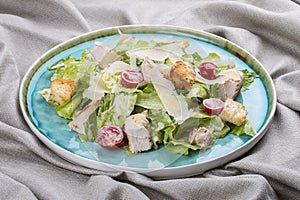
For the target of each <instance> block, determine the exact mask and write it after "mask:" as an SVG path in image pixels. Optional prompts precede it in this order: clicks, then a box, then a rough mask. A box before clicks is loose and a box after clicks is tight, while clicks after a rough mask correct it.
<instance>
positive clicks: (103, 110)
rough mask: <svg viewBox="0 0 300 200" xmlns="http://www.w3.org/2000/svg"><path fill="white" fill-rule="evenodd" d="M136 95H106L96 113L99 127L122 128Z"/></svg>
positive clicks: (132, 107)
mask: <svg viewBox="0 0 300 200" xmlns="http://www.w3.org/2000/svg"><path fill="white" fill-rule="evenodd" d="M136 97H137V96H136V94H127V93H119V94H113V93H110V94H109V93H108V94H106V95H105V97H104V98H103V99H102V100H101V102H100V106H99V111H98V124H99V127H102V126H104V125H116V126H119V127H122V126H123V125H124V123H125V120H126V117H128V116H129V115H130V113H131V112H132V111H133V109H134V105H135V102H136Z"/></svg>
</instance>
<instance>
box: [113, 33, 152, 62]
mask: <svg viewBox="0 0 300 200" xmlns="http://www.w3.org/2000/svg"><path fill="white" fill-rule="evenodd" d="M145 47H149V43H148V42H147V41H144V40H140V39H138V38H135V37H133V36H130V35H125V34H124V35H122V37H121V39H120V41H119V42H118V43H117V45H116V46H115V47H114V48H113V49H112V50H113V51H115V52H116V53H117V54H119V55H122V56H125V57H127V55H126V52H127V51H129V50H132V49H137V48H145Z"/></svg>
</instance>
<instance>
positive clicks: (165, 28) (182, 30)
mask: <svg viewBox="0 0 300 200" xmlns="http://www.w3.org/2000/svg"><path fill="white" fill-rule="evenodd" d="M158 29H160V31H158ZM117 30H121V31H123V33H127V32H130V33H131V34H134V33H141V34H142V33H173V34H181V35H187V36H190V37H191V36H193V37H195V38H198V39H202V40H203V39H205V40H207V42H209V43H212V44H214V45H218V46H220V47H221V48H223V49H225V50H226V51H229V52H231V53H233V54H235V55H236V56H238V57H239V58H240V59H242V60H243V61H244V62H246V61H245V60H244V59H245V58H244V57H243V56H242V55H237V54H239V52H233V50H232V49H230V48H233V47H234V48H236V50H239V51H241V52H242V53H245V54H246V55H247V56H249V58H248V59H250V60H251V62H254V63H255V64H256V65H257V66H258V67H259V70H262V72H263V73H264V76H265V78H263V79H262V80H263V83H264V87H265V89H266V90H267V93H268V101H269V102H268V106H269V108H268V112H267V117H266V120H265V122H264V124H263V126H262V127H261V128H260V131H259V133H258V134H256V135H255V136H254V137H252V138H251V139H250V140H248V141H247V142H246V143H245V144H243V145H241V146H239V147H238V148H236V149H234V150H233V151H231V152H228V153H226V154H223V155H222V156H218V157H216V158H213V159H210V160H209V161H204V162H201V163H193V164H187V165H183V166H175V167H168V168H157V169H153V168H151V169H147V168H135V167H125V166H119V165H113V164H108V163H104V162H100V161H95V160H91V159H88V158H85V157H83V156H80V155H77V154H75V153H73V152H70V151H68V150H66V149H64V148H63V147H61V146H59V145H57V144H56V143H54V142H52V141H51V140H49V139H48V138H47V137H46V136H45V135H44V134H43V133H42V132H41V131H40V130H38V128H37V127H36V126H35V124H34V122H33V121H31V119H30V118H31V116H30V114H29V111H28V108H27V92H28V87H29V85H30V83H31V80H32V78H33V76H34V74H35V73H36V72H37V71H38V70H39V69H40V68H41V67H42V65H43V63H45V62H47V61H48V60H49V59H50V58H49V59H45V58H47V57H49V54H50V53H51V52H53V51H59V52H63V51H65V50H67V49H69V48H71V47H72V46H70V44H71V43H72V42H74V41H78V42H77V44H76V45H79V44H81V43H84V42H87V41H90V40H92V36H93V35H97V34H100V33H102V32H103V33H106V32H110V31H111V33H112V34H110V35H115V33H116V31H117ZM132 30H134V33H133V32H131V31H132ZM100 35H101V37H105V36H103V34H100ZM199 35H201V36H202V35H205V36H206V37H207V38H203V37H200V36H199ZM107 36H108V35H107ZM101 37H99V36H98V37H95V38H94V39H97V38H101ZM88 38H90V39H88ZM81 40H82V41H81ZM220 42H221V43H224V46H222V45H221V44H220ZM76 45H73V46H76ZM226 45H227V47H226ZM62 47H65V48H62ZM57 54H58V53H55V54H54V55H53V56H55V55H57ZM53 56H52V57H53ZM247 63H248V65H250V67H251V68H253V67H254V66H253V64H251V63H249V62H247ZM38 65H39V67H37V66H38ZM35 68H37V69H36V70H34V69H35ZM260 72H261V71H260ZM266 84H268V86H267V85H266ZM268 88H271V91H269V90H268ZM270 98H272V99H270ZM276 102H277V94H276V90H275V86H274V83H273V80H272V78H271V76H270V74H269V73H268V72H267V70H266V69H265V67H264V66H263V65H262V63H261V62H260V61H258V60H257V59H256V58H255V57H254V56H253V55H252V54H250V53H249V52H248V51H247V50H246V49H244V48H242V47H240V46H239V45H237V44H235V43H233V42H231V41H229V40H228V39H225V38H222V37H220V36H218V35H215V34H213V33H209V32H207V31H204V30H199V29H194V28H188V27H183V26H173V25H146V24H141V25H122V26H114V27H107V28H102V29H98V30H94V31H90V32H87V33H84V34H81V35H78V36H76V37H73V38H70V39H68V40H66V41H64V42H62V43H59V44H57V45H55V46H54V47H52V48H51V49H49V50H48V51H46V52H45V53H44V54H42V55H41V56H40V57H39V58H37V59H36V60H35V62H34V63H33V64H32V65H31V66H30V67H29V68H28V70H27V72H26V73H25V75H24V77H23V79H22V82H21V85H20V90H19V104H20V107H21V111H22V114H23V117H24V118H25V121H26V122H27V124H28V125H29V127H30V129H31V130H32V131H33V132H34V134H35V135H36V136H37V137H38V138H39V139H40V140H41V141H42V142H43V143H44V144H45V145H46V146H47V147H48V148H50V149H51V150H53V151H54V152H55V153H56V154H58V155H59V156H60V157H62V158H64V159H65V160H68V161H69V162H72V163H74V164H77V165H78V164H79V165H82V166H85V167H88V168H92V169H98V170H102V171H107V172H112V171H115V170H121V171H135V172H138V173H142V174H145V175H148V176H150V177H154V178H163V179H164V178H177V177H186V176H190V175H195V174H201V173H203V172H204V171H207V170H209V169H212V168H215V167H217V166H220V163H223V164H225V163H227V162H229V161H230V160H233V159H236V158H237V157H239V156H242V155H243V154H244V153H246V152H247V151H248V150H250V149H251V148H252V147H253V146H254V145H255V144H256V143H257V142H258V141H259V140H260V139H261V138H262V137H263V136H264V135H265V133H266V131H267V129H268V128H269V126H270V124H271V121H272V120H273V117H274V114H275V111H276ZM270 103H271V105H270ZM224 161H225V162H224ZM200 165H201V166H204V167H200ZM190 168H192V170H190ZM196 170H199V171H196ZM185 171H187V172H185ZM189 171H195V172H194V173H191V172H189ZM178 172H179V173H178ZM184 172H185V173H184Z"/></svg>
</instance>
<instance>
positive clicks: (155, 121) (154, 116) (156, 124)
mask: <svg viewBox="0 0 300 200" xmlns="http://www.w3.org/2000/svg"><path fill="white" fill-rule="evenodd" d="M148 118H149V119H150V121H151V126H150V128H151V133H152V142H153V145H154V147H155V148H157V147H158V144H160V143H162V142H165V143H167V141H168V140H169V138H173V132H174V130H175V128H176V125H175V124H174V122H173V120H172V119H171V117H170V116H169V115H168V114H167V112H166V111H163V110H150V111H149V114H148Z"/></svg>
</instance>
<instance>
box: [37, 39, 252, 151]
mask: <svg viewBox="0 0 300 200" xmlns="http://www.w3.org/2000/svg"><path fill="white" fill-rule="evenodd" d="M97 45H98V47H99V48H100V47H101V48H102V54H103V55H102V58H96V56H95V55H93V54H95V52H93V50H85V51H83V52H82V55H81V57H80V58H79V59H75V58H74V57H72V56H69V57H68V58H66V59H64V60H61V61H59V62H58V63H56V64H54V65H53V66H51V67H49V68H48V70H49V71H54V73H53V76H52V77H51V81H53V80H55V79H57V78H60V79H66V80H73V81H74V82H75V87H74V89H73V92H72V97H71V98H70V99H69V100H68V101H66V102H64V103H63V104H58V103H57V102H55V101H54V100H53V99H51V98H49V95H51V94H50V93H51V88H47V89H45V90H44V91H41V92H40V94H41V95H42V96H43V97H44V98H45V99H46V100H47V102H48V103H50V104H51V105H52V106H53V107H54V108H55V109H56V111H57V114H58V115H59V116H60V117H63V118H66V119H69V120H70V121H71V122H70V123H76V129H75V128H74V130H75V131H77V132H78V133H79V138H80V140H81V141H82V142H87V141H88V142H97V141H96V140H97V132H98V130H99V129H100V128H101V127H103V126H105V125H115V126H118V127H121V128H123V127H124V124H125V122H126V119H127V118H128V117H129V116H131V115H134V114H137V113H143V112H145V111H146V112H145V113H146V115H147V116H146V117H147V120H148V121H149V122H150V123H149V126H148V127H147V128H148V130H149V133H150V136H151V142H152V148H154V149H155V148H161V146H165V147H166V148H167V149H168V150H169V151H171V152H174V153H177V154H182V155H188V154H189V152H190V151H195V150H202V148H201V147H200V146H199V145H197V144H191V143H190V142H189V139H188V138H189V132H190V130H191V129H193V128H198V127H206V128H207V129H209V130H210V131H212V132H213V135H214V140H215V139H217V138H222V137H225V136H226V135H227V134H228V133H231V134H236V135H242V134H246V135H249V136H254V135H255V134H256V131H255V129H254V128H253V127H252V125H251V123H250V122H249V121H248V120H246V121H245V123H244V124H243V125H241V126H237V125H234V124H232V123H230V122H227V121H224V120H222V118H221V117H220V116H218V115H214V114H209V113H207V112H205V110H204V109H203V108H202V102H203V100H204V99H207V98H210V97H215V96H217V95H218V94H216V87H217V86H218V83H215V84H213V85H209V84H207V83H204V82H201V81H199V80H198V79H196V80H195V82H194V84H193V85H192V86H191V88H189V89H182V88H180V89H178V88H175V89H172V88H168V89H169V90H170V91H172V92H173V93H176V98H177V99H180V101H181V102H183V104H180V105H187V108H183V112H185V111H188V112H186V113H182V115H186V116H184V117H183V118H181V119H178V116H175V115H173V114H172V112H177V111H172V112H170V109H171V108H167V106H168V105H166V104H167V103H166V100H165V99H163V95H164V94H162V91H165V90H163V88H161V89H158V85H157V84H155V82H154V81H151V80H154V79H155V76H156V75H155V76H152V77H150V78H149V77H148V75H147V74H146V73H143V74H144V81H142V82H140V83H138V85H137V86H136V87H134V88H129V87H126V86H125V85H124V84H122V76H121V72H122V70H125V69H126V70H138V71H141V72H143V69H142V66H143V64H145V61H146V60H147V59H149V60H151V63H152V64H153V65H156V66H160V67H161V68H160V72H162V74H160V75H157V77H160V76H162V77H163V75H164V72H165V71H169V70H170V68H171V67H172V66H173V65H174V64H175V62H176V61H177V60H180V61H183V62H185V63H188V64H189V65H190V66H191V67H192V68H193V69H197V68H198V67H199V65H200V64H201V63H203V62H212V63H214V64H215V65H216V66H218V68H219V70H220V71H222V70H226V69H229V68H234V67H235V62H234V59H229V60H226V61H224V60H222V59H221V58H220V56H219V55H217V54H216V53H209V54H208V55H207V56H206V57H201V56H200V54H199V53H197V52H189V51H188V48H187V47H186V43H185V42H184V41H176V40H175V41H169V40H166V41H163V40H155V39H153V40H151V41H145V40H140V39H138V38H136V37H133V36H130V35H121V38H120V40H119V42H118V43H117V44H116V46H115V47H114V48H112V49H109V48H107V47H105V46H103V45H102V46H101V44H96V46H97ZM103 52H104V53H103ZM168 68H169V69H168ZM242 72H243V74H244V79H243V86H242V89H241V91H244V90H246V89H247V88H248V87H249V86H250V84H251V83H252V82H253V81H254V79H255V78H256V77H257V75H256V74H255V73H254V72H249V71H248V70H246V69H244V70H242ZM216 73H218V72H216ZM149 76H150V75H149ZM151 78H152V79H151ZM157 79H158V78H157ZM162 83H163V82H161V84H162ZM166 87H167V86H166ZM93 105H94V109H91V108H92V107H93ZM170 107H171V106H170ZM172 109H173V108H172ZM170 113H171V114H170ZM84 114H86V115H87V116H83V115H84ZM79 116H80V117H79ZM70 127H71V126H70ZM74 127H75V126H74ZM78 127H79V128H78ZM211 145H213V143H211V144H210V146H211ZM122 147H123V148H124V149H125V150H127V151H128V141H127V140H126V139H125V141H124V143H123V144H122Z"/></svg>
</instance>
